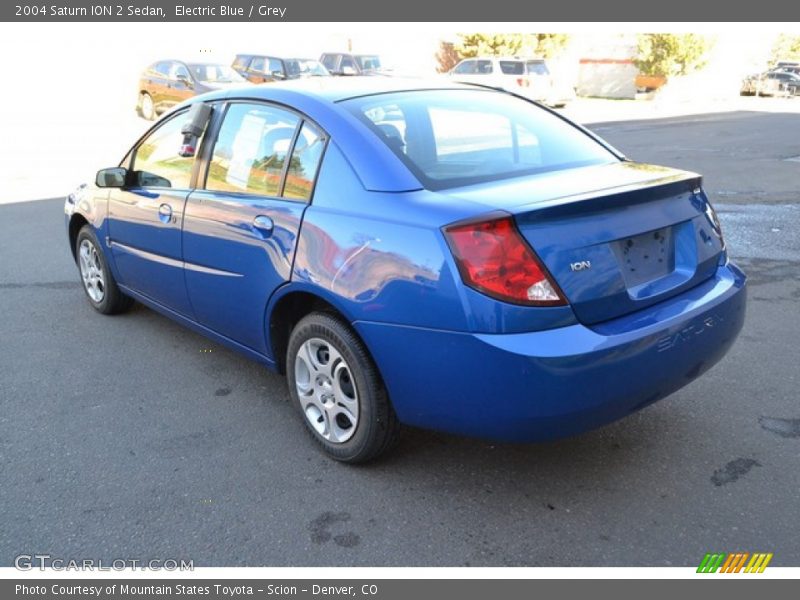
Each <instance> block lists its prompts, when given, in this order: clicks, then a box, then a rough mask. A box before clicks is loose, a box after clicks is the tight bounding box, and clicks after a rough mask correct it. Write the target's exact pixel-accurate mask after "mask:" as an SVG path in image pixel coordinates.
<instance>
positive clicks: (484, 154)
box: [342, 90, 619, 189]
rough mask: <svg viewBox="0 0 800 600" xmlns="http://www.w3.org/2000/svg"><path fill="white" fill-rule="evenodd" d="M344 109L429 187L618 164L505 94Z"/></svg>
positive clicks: (434, 93) (456, 93)
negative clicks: (466, 125) (363, 124)
mask: <svg viewBox="0 0 800 600" xmlns="http://www.w3.org/2000/svg"><path fill="white" fill-rule="evenodd" d="M342 104H343V105H344V106H346V107H347V108H348V109H349V110H350V111H351V113H352V114H354V115H355V116H356V117H357V118H359V119H360V120H361V121H362V122H363V123H365V124H366V125H367V126H368V128H369V129H370V130H371V131H372V132H373V133H374V134H375V135H377V136H378V137H379V138H380V139H381V140H382V141H383V142H384V143H385V144H386V145H387V146H388V147H389V148H390V149H391V150H392V151H393V152H394V153H395V154H396V155H397V156H398V157H399V158H400V160H402V161H403V162H404V163H405V164H406V166H407V167H408V168H409V170H410V171H411V172H412V173H414V174H415V175H416V176H417V178H418V179H419V180H420V182H421V183H422V184H423V185H425V186H426V187H427V188H429V189H444V188H449V187H457V186H460V185H469V184H472V183H480V182H485V181H496V180H500V179H506V178H509V177H517V176H520V175H529V174H534V173H544V172H549V171H557V170H562V169H569V168H575V167H581V166H588V165H595V164H605V163H612V162H616V161H618V160H619V159H618V158H617V157H616V156H615V155H614V154H613V153H612V152H611V151H610V150H608V149H607V148H606V147H605V146H603V145H602V144H600V143H599V142H597V141H596V140H594V139H593V138H592V137H590V136H589V135H587V134H585V133H584V132H582V131H581V130H580V129H578V128H577V127H574V126H573V125H571V124H569V123H566V122H565V121H563V120H561V119H560V118H559V117H557V116H555V115H553V114H551V113H549V112H548V111H546V110H543V109H541V108H539V107H538V106H536V105H534V104H532V103H530V102H527V101H525V100H522V99H519V98H515V97H513V96H510V95H507V94H502V93H499V92H493V91H484V90H426V91H409V92H400V93H390V94H379V95H375V96H365V97H361V98H353V99H351V100H347V101H344V102H343V103H342ZM465 123H468V124H469V127H465V126H464V124H465Z"/></svg>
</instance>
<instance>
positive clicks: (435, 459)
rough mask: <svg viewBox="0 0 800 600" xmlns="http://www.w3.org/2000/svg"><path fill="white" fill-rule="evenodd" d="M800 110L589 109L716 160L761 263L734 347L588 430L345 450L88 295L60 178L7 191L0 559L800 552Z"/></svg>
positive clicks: (624, 137) (737, 251) (154, 326)
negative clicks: (651, 399) (24, 195)
mask: <svg viewBox="0 0 800 600" xmlns="http://www.w3.org/2000/svg"><path fill="white" fill-rule="evenodd" d="M798 118H799V117H798V116H797V115H796V114H781V113H774V114H768V113H756V112H738V113H729V114H718V115H705V116H702V117H683V118H676V119H667V120H654V121H647V122H630V123H606V124H600V125H597V126H595V127H594V129H595V130H596V131H598V133H600V134H601V135H602V136H604V137H605V138H606V139H608V140H609V141H610V142H612V143H613V144H614V145H616V146H617V147H618V148H619V149H621V150H622V151H623V152H625V153H626V154H628V155H629V156H630V157H632V158H635V159H637V160H642V161H649V162H657V163H662V164H667V165H672V166H678V167H683V168H689V169H692V170H696V171H699V172H702V173H704V174H705V175H706V188H707V190H708V192H709V194H710V196H711V198H712V200H714V201H715V202H716V203H717V205H718V208H719V210H720V213H721V219H722V221H723V227H724V229H725V232H726V235H727V239H728V244H729V247H730V251H731V253H732V255H733V256H734V257H735V259H736V260H738V261H739V262H740V264H741V265H742V266H743V267H744V268H745V270H746V271H747V273H748V275H749V277H750V282H749V284H750V292H749V306H748V317H747V322H746V325H745V329H744V331H743V333H742V335H741V337H740V338H739V341H738V343H737V344H736V345H735V347H734V348H733V350H732V351H731V352H730V354H729V355H728V356H727V357H726V358H725V359H724V361H723V362H721V363H720V364H719V365H717V366H716V367H715V368H714V369H712V370H711V371H710V372H709V373H707V374H706V375H705V376H703V377H702V378H700V379H699V380H698V381H696V382H694V383H693V384H691V385H690V386H688V387H687V388H685V389H683V390H681V391H680V392H679V393H677V394H675V395H673V396H672V397H670V398H668V399H666V400H663V401H661V402H659V403H656V404H655V405H653V406H651V407H649V408H647V409H645V410H643V411H641V412H640V413H638V414H636V415H634V416H632V417H629V418H628V419H625V420H623V421H621V422H618V423H615V424H613V425H610V426H608V427H605V428H603V429H601V430H598V431H595V432H592V433H589V434H586V435H583V436H580V437H577V438H573V439H569V440H564V441H559V442H554V443H547V444H538V445H492V444H487V443H485V442H481V441H475V440H470V439H462V438H457V437H450V436H445V435H440V434H436V433H429V432H423V431H407V432H406V435H405V436H404V438H403V441H402V443H401V445H400V447H399V448H398V449H397V450H396V451H395V452H394V453H393V454H392V455H391V456H389V457H388V458H387V459H385V460H383V461H381V462H378V463H376V464H372V465H368V466H364V467H357V468H354V467H348V466H343V465H339V464H336V463H334V462H331V461H330V460H328V459H326V458H325V457H323V456H322V455H321V454H320V453H319V452H318V451H317V450H316V449H315V447H314V445H313V444H312V443H311V441H310V439H309V438H307V436H306V434H305V432H303V431H302V424H301V423H300V421H299V417H298V416H297V415H296V413H295V411H294V409H293V407H292V406H291V405H290V404H289V396H288V393H287V390H286V386H285V382H284V380H283V378H281V377H279V376H277V375H274V374H272V373H270V372H267V371H265V370H264V369H262V368H261V367H259V366H258V365H256V364H253V363H251V362H248V361H247V360H246V359H244V358H242V357H240V356H239V355H237V354H235V353H233V352H231V351H228V350H226V349H224V348H222V347H220V346H217V345H215V344H212V343H211V342H209V341H207V340H206V339H205V338H203V337H201V336H199V335H196V334H194V333H192V332H190V331H188V330H186V329H184V328H182V327H180V326H179V325H177V324H174V323H173V322H171V321H169V320H167V319H166V318H164V317H162V316H160V315H158V314H156V313H154V312H152V311H150V310H148V309H145V308H143V307H141V306H137V307H136V308H135V309H134V310H133V311H131V312H130V313H128V314H126V315H124V316H119V317H103V316H101V315H98V314H96V313H95V312H94V311H93V310H92V309H91V308H90V306H89V304H88V303H87V302H86V301H85V299H84V294H83V291H82V290H81V288H80V286H79V284H78V274H77V270H76V268H75V266H74V264H73V263H72V262H71V257H70V255H69V251H68V249H67V244H66V239H65V233H64V231H63V220H62V219H63V217H62V212H61V204H62V200H60V199H52V200H42V201H36V202H26V203H20V204H8V205H4V206H0V340H2V344H1V345H0V382H1V383H0V566H10V565H12V564H13V560H14V557H15V556H16V555H18V554H23V553H25V554H32V553H48V554H51V555H53V556H57V557H61V558H103V559H106V560H111V559H115V558H126V559H164V558H183V559H192V560H193V561H194V563H195V565H196V566H262V565H266V566H315V565H325V566H329V565H330V566H348V565H364V566H384V565H386V566H461V565H471V566H495V565H498V566H504V565H518V566H519V565H524V566H562V565H563V566H579V565H581V566H628V565H633V566H644V565H652V566H669V565H696V564H698V563H699V561H700V559H701V558H702V557H703V555H704V554H705V553H706V552H710V551H720V552H733V551H749V552H753V551H760V552H773V553H774V559H773V562H772V564H773V565H784V566H789V565H792V566H796V565H798V564H800V537H798V536H797V532H796V523H797V509H798V489H800V468H798V467H799V466H800V403H798V383H800V375H798V372H799V370H798V365H799V364H800V360H798V355H799V354H798V349H797V348H798V342H797V340H798V339H800V234H798V231H800V202H798V200H800V191H799V190H800V177H799V176H798V175H800V162H797V161H793V160H791V159H792V158H794V157H798V156H800V139H799V138H798V137H797V129H798ZM799 160H800V159H799ZM87 175H89V174H87ZM575 393H576V394H580V393H581V390H575Z"/></svg>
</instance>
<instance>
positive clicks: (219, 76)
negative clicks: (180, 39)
mask: <svg viewBox="0 0 800 600" xmlns="http://www.w3.org/2000/svg"><path fill="white" fill-rule="evenodd" d="M189 68H190V69H191V70H192V73H193V74H194V78H195V79H196V80H197V81H202V82H204V83H239V82H243V81H244V77H242V76H241V75H239V74H238V73H237V72H236V71H234V70H233V69H232V68H230V67H227V66H225V65H203V64H197V65H189Z"/></svg>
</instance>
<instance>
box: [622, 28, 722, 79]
mask: <svg viewBox="0 0 800 600" xmlns="http://www.w3.org/2000/svg"><path fill="white" fill-rule="evenodd" d="M637 41H638V53H637V57H636V58H635V59H634V61H633V62H634V64H635V65H636V68H637V69H639V72H640V73H642V74H643V75H655V76H661V77H673V76H675V75H688V74H689V73H692V72H693V71H697V70H698V69H702V68H703V67H704V66H705V64H706V62H707V60H706V55H707V54H708V52H709V50H711V48H712V47H713V45H714V42H713V40H712V39H710V38H708V37H707V36H704V35H698V34H695V33H685V34H675V33H645V34H641V35H639V36H638V40H637Z"/></svg>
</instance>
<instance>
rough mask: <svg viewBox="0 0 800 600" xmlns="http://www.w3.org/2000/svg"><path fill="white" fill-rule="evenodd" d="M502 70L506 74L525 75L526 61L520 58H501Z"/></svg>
mask: <svg viewBox="0 0 800 600" xmlns="http://www.w3.org/2000/svg"><path fill="white" fill-rule="evenodd" d="M500 70H501V71H502V72H503V74H504V75H524V74H525V63H524V62H522V61H519V60H501V61H500Z"/></svg>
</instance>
